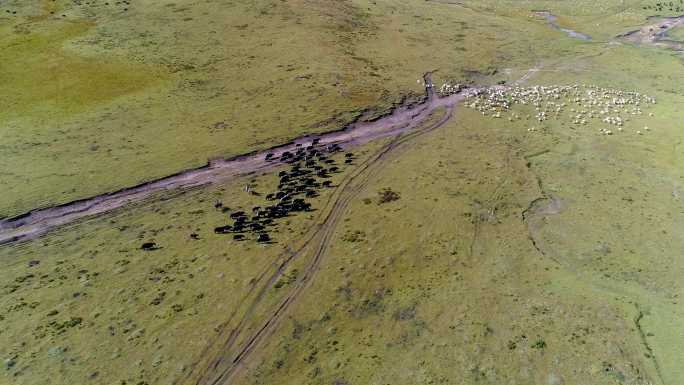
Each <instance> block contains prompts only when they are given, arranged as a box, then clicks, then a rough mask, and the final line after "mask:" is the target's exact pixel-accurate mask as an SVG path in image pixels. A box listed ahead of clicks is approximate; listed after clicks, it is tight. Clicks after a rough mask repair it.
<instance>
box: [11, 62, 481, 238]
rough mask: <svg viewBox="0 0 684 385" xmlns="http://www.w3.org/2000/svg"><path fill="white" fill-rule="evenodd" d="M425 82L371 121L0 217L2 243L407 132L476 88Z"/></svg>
mask: <svg viewBox="0 0 684 385" xmlns="http://www.w3.org/2000/svg"><path fill="white" fill-rule="evenodd" d="M424 80H425V83H426V84H427V85H428V87H426V90H427V92H426V97H425V99H424V100H423V102H421V103H418V104H416V105H409V104H405V105H402V106H399V107H397V108H395V109H394V110H392V111H391V112H390V113H389V114H387V115H385V116H383V117H381V118H379V119H377V120H374V121H356V122H354V123H351V124H349V125H348V126H346V127H344V128H343V129H341V130H338V131H332V132H329V133H325V134H321V135H307V136H303V137H300V138H297V139H295V140H293V141H292V142H289V143H286V144H283V145H280V146H276V147H273V148H270V149H267V150H264V151H260V152H255V153H250V154H246V155H241V156H237V157H234V158H231V159H226V160H224V159H219V160H214V161H210V162H209V163H208V164H207V165H205V166H202V167H199V168H196V169H191V170H187V171H183V172H179V173H177V174H174V175H170V176H167V177H164V178H161V179H157V180H154V181H150V182H147V183H143V184H140V185H137V186H133V187H129V188H124V189H121V190H118V191H115V192H111V193H106V194H101V195H97V196H94V197H92V198H87V199H82V200H77V201H74V202H70V203H66V204H63V205H59V206H53V207H48V208H41V209H35V210H31V211H29V212H27V213H25V214H22V215H19V216H16V217H12V218H5V219H2V220H0V245H2V244H7V243H13V242H17V241H22V240H26V239H31V238H34V237H36V236H40V235H42V234H44V233H46V232H48V231H49V230H51V229H53V228H55V227H57V226H61V225H65V224H68V223H71V222H74V221H76V220H79V219H81V218H84V217H90V216H94V215H98V214H102V213H105V212H108V211H111V210H114V209H116V208H119V207H122V206H125V205H127V204H130V203H133V202H139V201H141V200H143V199H145V198H147V197H149V196H151V195H152V194H155V193H159V192H163V191H171V190H178V189H188V188H194V187H200V186H205V185H209V184H212V183H219V182H220V183H224V182H228V181H231V180H234V179H235V178H237V177H239V176H241V175H244V174H247V173H252V172H263V171H265V170H268V169H271V168H274V167H277V166H278V165H280V164H282V163H281V162H279V161H268V160H266V159H265V156H266V154H268V153H272V154H273V155H274V157H278V156H280V155H281V154H282V153H283V152H285V151H290V152H292V151H294V150H296V148H297V147H296V146H297V145H298V144H302V145H304V146H307V145H310V144H312V142H313V140H314V139H318V140H319V142H318V145H320V146H325V145H330V144H339V145H341V146H355V145H360V144H364V143H367V142H370V141H372V140H375V139H379V138H383V137H388V136H396V135H399V134H402V133H405V132H409V131H411V130H412V129H413V128H415V127H416V126H418V125H419V124H420V123H421V122H423V121H424V120H425V119H426V118H427V117H428V116H430V114H431V113H432V112H433V111H434V110H435V109H437V108H440V107H445V106H453V105H454V104H455V103H457V102H458V101H459V100H461V99H462V98H463V95H464V94H465V93H467V92H472V91H474V89H466V90H464V91H462V92H461V93H458V94H453V95H449V96H446V97H437V96H436V95H435V93H434V91H433V90H432V87H431V73H427V74H425V79H424Z"/></svg>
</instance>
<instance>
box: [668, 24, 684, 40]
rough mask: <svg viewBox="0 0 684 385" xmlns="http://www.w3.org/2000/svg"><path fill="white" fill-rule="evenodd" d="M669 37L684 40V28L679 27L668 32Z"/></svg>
mask: <svg viewBox="0 0 684 385" xmlns="http://www.w3.org/2000/svg"><path fill="white" fill-rule="evenodd" d="M667 38H668V39H671V40H675V41H684V28H682V27H678V28H674V29H672V30H670V31H669V32H668V33H667Z"/></svg>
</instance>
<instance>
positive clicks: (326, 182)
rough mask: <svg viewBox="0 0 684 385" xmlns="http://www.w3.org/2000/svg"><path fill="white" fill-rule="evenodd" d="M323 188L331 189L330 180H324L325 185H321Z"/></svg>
mask: <svg viewBox="0 0 684 385" xmlns="http://www.w3.org/2000/svg"><path fill="white" fill-rule="evenodd" d="M321 186H323V187H330V186H332V182H331V181H329V180H324V181H323V183H321Z"/></svg>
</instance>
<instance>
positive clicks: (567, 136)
mask: <svg viewBox="0 0 684 385" xmlns="http://www.w3.org/2000/svg"><path fill="white" fill-rule="evenodd" d="M645 3H646V2H629V1H627V2H619V1H613V2H588V1H574V2H555V1H529V2H527V1H525V2H520V1H516V2H513V1H478V2H474V1H473V2H470V1H464V2H463V5H454V4H444V3H437V2H423V1H409V2H392V1H376V2H365V1H353V2H334V3H330V2H325V1H313V0H312V1H287V2H268V1H258V2H251V3H249V4H247V3H240V2H232V3H229V2H206V3H192V2H187V3H181V2H177V3H176V4H175V5H173V6H171V5H160V4H159V3H149V4H144V5H143V4H140V5H138V4H137V3H133V4H132V5H131V7H130V8H129V10H128V11H123V9H122V7H119V6H117V7H119V8H115V7H114V6H111V7H109V8H107V7H105V6H103V5H98V6H97V7H90V8H89V7H88V6H85V5H83V6H75V5H72V4H69V3H66V2H60V1H56V2H54V3H52V2H50V3H45V5H44V6H41V7H33V6H28V5H25V4H24V3H19V2H15V3H9V4H10V5H11V7H14V8H16V9H17V12H18V16H8V17H7V18H6V19H4V20H5V21H7V22H8V24H5V25H4V26H3V27H2V28H5V29H4V30H3V31H2V34H0V36H1V37H2V39H3V40H2V45H3V47H5V48H6V49H3V50H2V51H1V52H2V53H0V55H2V59H3V62H4V63H8V64H7V67H6V68H8V70H7V72H3V73H2V74H0V76H2V77H3V78H2V80H3V84H7V87H5V88H3V90H2V91H1V92H2V94H1V95H2V96H0V99H1V100H2V101H3V103H4V104H6V105H9V106H11V108H7V109H4V110H3V111H2V112H1V113H0V120H1V121H2V122H3V129H2V130H3V131H2V135H3V141H2V142H3V144H2V145H3V147H1V148H0V151H1V152H2V155H3V174H2V176H1V177H0V181H1V182H2V190H0V193H2V195H3V197H5V199H4V200H3V201H2V202H3V203H2V204H3V206H2V207H1V208H0V213H2V214H3V215H11V214H16V213H19V212H22V211H25V210H26V209H29V208H32V207H35V206H39V205H46V204H53V203H58V202H64V201H67V200H71V199H75V198H79V197H83V196H87V195H90V194H94V193H98V192H103V191H107V190H110V189H114V188H118V187H122V186H125V185H127V184H133V183H135V182H137V181H140V180H145V179H149V178H153V177H156V176H161V175H165V174H168V173H170V172H175V171H178V170H179V169H182V168H186V167H192V166H194V165H198V164H201V163H202V162H204V161H205V160H206V158H207V157H210V156H214V155H221V156H228V155H233V154H237V153H242V152H247V151H250V150H254V149H257V148H260V147H267V146H270V145H273V144H276V143H277V142H279V141H282V140H285V139H287V138H291V137H293V136H295V135H298V134H301V133H303V132H307V131H317V130H325V129H329V128H332V127H335V126H337V125H338V124H341V123H342V122H344V121H347V120H349V119H351V118H352V117H353V116H355V115H356V114H358V113H359V111H360V110H362V109H363V108H366V107H369V106H374V107H377V108H379V109H382V108H386V107H387V106H389V105H391V104H392V103H394V102H396V101H397V100H398V99H399V98H401V96H402V95H409V94H412V93H414V94H415V93H417V92H420V91H421V90H420V88H419V85H417V84H416V81H415V79H417V78H418V77H419V76H420V74H421V73H422V72H423V71H425V70H428V69H439V70H438V71H437V72H436V73H435V80H436V83H439V82H440V81H441V80H457V81H472V82H478V83H483V84H493V83H495V82H498V81H500V80H508V81H512V80H515V79H518V78H519V77H520V75H521V74H522V73H524V71H526V70H527V69H528V68H530V67H533V66H540V67H541V70H540V71H538V72H536V73H535V74H534V76H533V77H532V78H530V79H529V80H528V84H573V83H591V84H598V85H601V86H605V87H615V88H623V89H637V90H639V91H641V92H645V93H648V94H650V95H654V96H656V97H657V99H658V104H657V105H655V106H654V107H653V108H652V111H653V113H654V116H653V117H647V116H643V117H635V118H634V119H633V120H632V121H631V122H630V123H629V125H630V127H632V128H633V129H631V130H629V131H628V132H625V133H621V134H619V135H613V136H606V135H601V134H599V133H598V127H596V126H594V125H591V126H588V127H585V128H581V129H577V128H573V127H572V126H571V125H570V124H569V123H568V122H567V121H563V120H561V121H549V122H548V123H544V124H539V123H538V122H536V121H534V122H532V121H529V120H521V121H514V122H507V121H505V120H494V119H491V118H483V117H481V116H480V115H479V114H477V113H476V112H475V111H472V110H469V109H464V108H459V109H457V110H456V112H455V117H454V118H453V119H452V120H451V121H450V122H449V123H448V124H447V125H445V126H443V127H441V128H440V129H438V130H436V131H434V132H432V133H430V134H427V135H425V136H423V137H420V138H419V139H416V140H414V141H413V142H411V144H410V146H407V148H405V149H404V150H403V151H402V152H401V153H400V154H397V155H396V157H395V158H392V161H391V162H388V163H387V164H386V165H385V166H384V167H383V168H382V172H381V173H379V174H378V176H377V177H376V178H373V179H370V180H369V182H368V184H367V185H366V186H365V187H364V189H362V190H361V191H360V192H359V193H358V195H357V196H356V197H355V199H353V200H351V202H350V204H349V207H348V209H347V210H346V211H344V213H343V214H342V216H341V218H340V221H339V224H338V226H337V227H336V228H335V231H334V233H333V239H332V240H331V242H329V245H330V246H329V247H328V248H327V249H326V250H325V252H324V253H323V257H322V260H321V263H320V267H319V269H318V270H317V271H316V273H315V275H314V276H313V277H312V278H311V280H310V282H309V283H308V284H307V286H305V289H304V290H303V291H302V294H301V295H300V296H299V297H297V300H296V301H295V302H294V303H293V304H291V305H290V307H289V308H288V310H287V312H286V313H285V315H284V317H283V318H282V319H281V322H279V323H278V324H277V325H276V326H275V328H274V329H273V333H272V334H271V335H270V336H268V338H266V339H265V340H264V341H263V342H262V343H260V344H259V345H258V346H257V347H256V349H255V350H254V351H253V352H252V354H251V355H250V356H249V359H248V360H246V361H245V364H244V366H243V367H241V368H240V371H238V372H237V374H236V375H235V376H234V377H233V383H245V384H275V383H277V384H337V385H341V384H357V383H358V384H365V383H392V384H418V383H420V384H428V383H434V384H459V385H461V384H475V383H484V384H496V385H500V384H520V383H525V384H528V383H529V384H545V385H546V384H549V385H552V384H556V385H558V384H568V385H569V384H581V383H587V384H597V385H599V384H633V385H646V384H659V385H660V384H663V385H676V384H679V383H682V382H684V372H682V366H681V357H683V356H684V351H682V346H684V339H683V337H682V335H681V327H679V325H681V324H682V320H683V319H684V311H682V305H681V297H682V295H684V286H682V282H681V279H680V277H681V274H682V272H683V271H684V260H682V258H681V255H680V254H681V253H680V251H681V250H682V249H684V238H683V237H682V235H681V231H679V229H682V228H684V223H683V222H684V220H683V219H682V218H684V216H682V214H684V206H682V205H683V204H684V203H683V202H682V194H684V181H683V180H682V174H681V170H682V169H684V153H683V152H682V151H683V150H682V146H681V143H682V139H683V138H682V137H683V136H684V134H683V133H682V131H681V129H680V127H679V126H678V122H679V121H681V118H682V117H681V111H680V109H678V107H677V106H679V105H682V103H684V97H682V95H684V89H683V88H684V85H682V84H681V82H680V81H679V80H680V79H682V78H683V76H684V67H682V59H681V58H678V57H676V56H674V55H673V54H672V53H671V52H668V51H664V50H660V49H657V48H650V47H632V46H628V45H624V44H606V43H603V42H602V41H606V40H608V39H609V38H611V37H613V36H615V35H617V34H619V33H621V32H624V31H625V30H629V29H631V28H634V26H636V25H639V24H641V23H643V22H644V19H645V17H646V16H649V15H648V14H647V13H646V11H644V10H643V9H642V8H641V5H642V4H645ZM11 7H10V8H11ZM531 9H548V10H550V11H551V12H552V13H554V14H556V15H557V16H558V17H559V19H558V23H559V24H560V25H561V26H563V27H567V28H571V29H573V30H577V31H579V32H582V33H586V34H588V35H590V36H592V38H593V40H592V42H591V43H583V42H580V41H575V40H573V39H570V38H568V37H567V36H565V35H564V34H563V33H561V32H559V31H555V30H552V29H550V28H549V27H548V26H547V25H546V23H545V22H544V21H543V20H539V19H536V18H533V17H530V14H529V10H531ZM53 11H54V12H56V13H55V15H52V16H48V15H51V14H50V12H53ZM62 13H64V15H65V16H64V17H61V14H62ZM185 19H187V20H185ZM143 21H144V22H143ZM21 31H25V32H21ZM26 31H27V32H26ZM212 31H213V32H212ZM169 42H173V44H170V43H169ZM6 73H7V74H11V76H9V75H7V76H6V75H5V74H6ZM5 76H6V77H5ZM34 76H35V77H34ZM84 78H85V79H88V81H87V82H86V81H83V79H84ZM31 79H34V80H31ZM331 117H334V119H332V120H330V118H331ZM221 122H222V123H221ZM321 122H323V123H321ZM219 123H220V124H219ZM532 125H534V126H535V127H536V128H537V129H536V130H535V131H533V132H530V131H528V129H529V128H530V127H531V126H532ZM645 125H648V126H649V127H651V130H650V132H648V133H645V134H644V135H637V134H636V133H635V131H634V130H635V129H637V128H640V127H643V126H645ZM385 143H386V142H384V141H378V142H375V143H371V144H368V145H365V146H363V147H362V148H358V149H355V150H354V151H355V152H356V153H357V156H358V157H359V161H362V160H363V159H366V158H367V157H370V156H371V155H372V154H373V153H375V152H376V151H377V150H378V148H380V147H381V146H382V145H383V144H385ZM29 164H30V166H27V165H29ZM111 170H116V172H112V171H111ZM345 175H346V174H340V175H338V176H336V178H338V179H336V181H339V180H341V178H344V177H345ZM86 181H87V182H86ZM246 183H251V184H252V185H254V186H255V189H257V190H270V189H272V188H274V186H275V184H276V183H277V181H276V178H275V177H274V175H273V174H272V173H269V174H266V175H249V176H245V178H244V180H241V181H239V182H236V183H234V184H230V185H226V186H213V187H210V188H207V189H202V190H192V191H186V192H183V193H179V194H167V195H160V196H155V197H152V198H151V199H149V200H148V201H146V202H143V203H141V204H138V205H135V206H133V207H127V208H123V209H121V210H118V211H116V212H113V213H110V214H107V215H103V216H100V217H96V218H92V219H88V220H84V221H81V222H79V223H75V224H73V225H71V226H68V227H64V228H62V229H59V230H57V231H54V232H52V233H50V234H48V235H47V236H44V237H42V238H39V239H35V240H32V241H29V242H25V243H21V244H17V245H11V246H4V247H2V248H0V260H1V261H2V269H0V282H2V288H1V290H2V296H1V297H0V358H2V359H3V360H4V364H5V371H4V373H2V375H0V383H7V384H10V383H11V384H27V385H28V384H37V383H38V384H69V383H94V384H99V383H102V384H112V383H116V384H123V383H126V384H174V383H176V384H183V383H191V381H190V380H192V379H195V378H197V376H198V372H199V371H201V370H200V369H201V368H200V366H201V365H199V364H202V363H203V362H204V360H206V359H207V358H208V357H207V356H208V354H207V350H205V349H207V346H211V344H212V343H215V341H216V340H217V339H218V337H219V335H220V332H221V331H222V330H230V328H232V327H233V326H234V322H235V319H239V318H240V317H241V316H242V315H244V314H245V309H246V303H247V302H248V299H249V298H251V297H250V296H251V295H253V293H254V291H255V289H256V288H257V286H256V284H257V282H259V281H258V278H259V276H260V275H261V274H262V273H263V271H264V270H266V269H272V268H273V265H274V264H275V263H276V262H277V261H280V258H281V257H282V255H283V253H285V254H287V253H288V251H289V249H288V246H290V245H292V244H294V243H296V241H297V240H298V239H299V238H300V237H301V236H302V234H304V233H305V232H306V231H307V230H308V229H310V228H312V226H314V224H316V223H319V222H320V220H321V219H320V217H319V216H320V215H321V214H322V210H321V209H322V207H323V205H324V202H326V200H327V199H329V198H331V197H332V196H333V194H334V192H332V191H331V192H329V193H326V194H324V195H322V196H321V197H319V198H317V200H316V202H315V204H314V206H315V207H316V208H318V209H319V211H314V212H312V213H308V214H303V215H298V216H294V217H289V218H288V222H286V223H284V224H283V225H282V226H281V227H280V230H279V232H278V233H277V234H274V236H275V238H276V241H277V243H275V244H271V245H266V246H264V245H256V244H254V243H250V242H235V241H232V240H231V239H230V237H226V236H220V235H215V234H213V233H212V231H211V230H212V228H213V227H214V226H218V225H222V224H224V222H225V215H223V214H221V213H220V212H219V211H217V210H215V209H214V208H213V202H214V200H216V199H220V200H222V201H223V202H224V203H225V204H226V205H228V206H230V207H231V208H234V209H240V208H242V209H248V208H250V207H251V206H253V205H255V204H262V203H263V202H262V201H263V199H262V198H259V197H254V196H252V195H249V194H246V193H245V192H244V191H243V190H242V187H243V186H244V184H246ZM388 188H389V189H391V190H392V191H395V192H396V193H398V198H399V199H397V200H391V201H389V202H384V201H383V200H382V199H379V197H380V196H381V194H382V191H385V189H388ZM552 200H557V202H560V206H559V207H560V209H558V210H555V211H554V210H551V211H548V210H547V211H545V210H543V209H544V207H546V206H545V205H546V204H548V203H551V201H552ZM532 202H537V203H536V205H535V204H533V203H532ZM536 208H541V210H536ZM524 213H529V215H528V214H524ZM192 232H196V233H198V234H199V235H200V239H199V240H193V239H190V238H189V234H190V233H192ZM146 241H155V242H157V243H158V244H159V245H160V247H161V248H160V249H159V250H155V251H149V252H146V251H142V250H140V249H139V247H140V244H141V243H142V242H146ZM304 264H305V260H301V259H298V260H295V261H294V262H293V263H292V264H291V265H289V267H288V269H287V270H286V271H284V272H283V274H282V275H281V276H280V278H279V280H278V281H277V282H276V283H274V285H273V286H272V287H270V289H268V291H267V294H266V296H265V300H264V304H263V306H262V307H259V308H258V309H257V311H255V313H254V314H252V315H251V316H250V317H248V319H249V320H250V325H252V327H258V326H259V325H260V324H261V323H262V322H264V320H266V319H268V317H269V315H270V314H271V312H272V308H271V306H272V305H273V304H277V303H278V300H279V299H281V298H282V297H283V296H284V295H285V294H286V293H289V292H290V291H291V290H293V288H295V287H296V285H297V283H298V282H300V281H301V280H302V279H303V278H302V271H303V268H304ZM209 352H210V353H211V349H210V351H209ZM209 358H210V357H209Z"/></svg>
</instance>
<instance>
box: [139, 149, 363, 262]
mask: <svg viewBox="0 0 684 385" xmlns="http://www.w3.org/2000/svg"><path fill="white" fill-rule="evenodd" d="M341 150H342V148H341V147H340V146H339V145H338V144H330V145H327V146H321V145H319V140H318V139H314V140H313V141H312V143H311V144H310V145H308V146H306V147H304V146H303V145H302V144H297V145H296V150H295V151H293V152H290V151H284V152H283V153H282V154H280V156H279V157H278V156H276V155H275V154H274V153H268V154H266V156H265V159H266V160H267V161H269V162H276V161H278V160H279V161H280V162H282V163H286V164H289V165H290V170H289V171H284V170H283V171H280V172H278V177H279V178H280V181H279V184H278V190H277V191H276V192H273V193H270V194H267V195H266V196H265V198H266V200H267V201H269V202H272V204H271V205H267V206H254V207H252V209H251V212H249V213H247V212H245V211H232V210H231V209H230V208H229V207H226V206H224V205H223V203H222V202H221V201H216V203H214V208H215V209H217V210H220V211H221V212H223V213H224V214H227V215H228V216H229V218H230V219H231V220H232V221H233V223H232V224H227V225H223V226H218V227H216V228H214V233H215V234H233V239H234V240H237V241H243V240H247V239H248V238H247V235H248V234H252V235H253V238H254V239H255V240H256V241H257V242H259V243H271V242H272V240H271V236H270V235H269V230H270V229H272V228H273V227H275V226H276V220H278V219H280V218H284V217H287V216H289V215H290V214H291V213H297V212H304V211H311V203H309V202H307V198H314V197H316V196H318V191H319V190H320V189H322V188H329V187H333V186H332V181H331V180H330V179H329V178H330V177H331V175H332V174H335V173H338V172H340V168H339V167H338V166H337V165H336V162H335V160H334V159H332V158H330V155H331V154H333V153H336V152H339V151H341ZM353 162H354V154H352V153H350V152H348V153H346V154H344V164H345V165H349V164H352V163H353ZM251 193H252V194H254V195H261V194H259V193H256V192H254V191H251ZM190 238H192V239H199V235H198V234H197V233H192V234H190ZM140 248H141V249H142V250H147V251H151V250H157V249H159V247H158V245H157V244H156V243H155V242H145V243H143V244H142V245H141V246H140Z"/></svg>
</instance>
